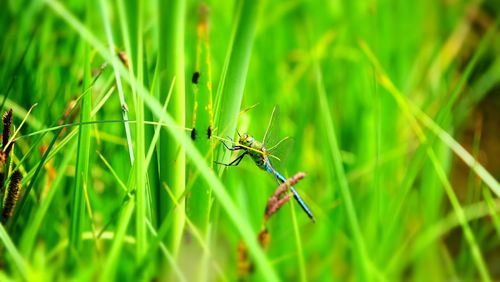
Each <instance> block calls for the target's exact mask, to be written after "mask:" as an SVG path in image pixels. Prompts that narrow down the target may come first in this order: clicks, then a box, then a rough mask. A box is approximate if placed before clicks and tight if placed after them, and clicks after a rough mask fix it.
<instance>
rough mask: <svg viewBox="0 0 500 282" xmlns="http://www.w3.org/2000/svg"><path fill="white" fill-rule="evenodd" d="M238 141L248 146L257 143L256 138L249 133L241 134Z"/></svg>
mask: <svg viewBox="0 0 500 282" xmlns="http://www.w3.org/2000/svg"><path fill="white" fill-rule="evenodd" d="M238 143H240V144H241V145H243V146H246V147H252V146H253V145H254V143H255V139H254V138H253V137H252V136H250V135H248V134H247V133H243V134H242V135H240V139H239V140H238Z"/></svg>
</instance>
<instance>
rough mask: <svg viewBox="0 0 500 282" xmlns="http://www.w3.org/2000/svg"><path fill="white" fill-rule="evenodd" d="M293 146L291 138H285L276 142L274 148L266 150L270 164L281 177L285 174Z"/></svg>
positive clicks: (293, 142)
mask: <svg viewBox="0 0 500 282" xmlns="http://www.w3.org/2000/svg"><path fill="white" fill-rule="evenodd" d="M294 144H295V140H294V139H293V138H290V137H285V138H283V139H281V140H279V141H278V142H276V144H275V146H272V147H270V148H267V150H268V151H267V153H268V156H269V160H270V161H271V164H272V165H273V167H274V168H275V169H276V170H278V171H279V172H280V173H281V174H283V175H286V174H287V171H288V169H287V164H288V161H289V159H290V157H291V153H292V150H293V146H294Z"/></svg>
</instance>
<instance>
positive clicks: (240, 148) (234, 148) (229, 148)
mask: <svg viewBox="0 0 500 282" xmlns="http://www.w3.org/2000/svg"><path fill="white" fill-rule="evenodd" d="M221 143H222V145H224V147H226V149H228V150H229V151H238V150H243V149H245V148H243V147H241V146H239V145H236V146H233V147H229V146H228V145H227V144H226V142H224V141H221Z"/></svg>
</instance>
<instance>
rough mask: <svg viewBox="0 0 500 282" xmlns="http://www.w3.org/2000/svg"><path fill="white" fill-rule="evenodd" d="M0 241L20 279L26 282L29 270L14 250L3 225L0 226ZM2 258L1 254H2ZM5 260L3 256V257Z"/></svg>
mask: <svg viewBox="0 0 500 282" xmlns="http://www.w3.org/2000/svg"><path fill="white" fill-rule="evenodd" d="M0 241H1V242H2V243H3V245H4V246H5V248H6V250H7V252H8V253H9V255H10V256H11V257H12V259H13V260H14V263H15V266H16V268H17V270H18V271H19V273H20V274H21V277H23V279H24V280H26V281H28V280H29V279H28V274H29V268H28V265H27V264H26V262H25V261H24V258H23V257H22V256H21V254H20V253H19V251H18V250H17V248H16V245H14V242H12V239H11V238H10V236H9V234H8V233H7V230H5V228H4V226H3V224H0ZM2 256H3V254H2ZM3 257H4V258H5V256H3Z"/></svg>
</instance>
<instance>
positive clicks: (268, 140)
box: [262, 106, 279, 148]
mask: <svg viewBox="0 0 500 282" xmlns="http://www.w3.org/2000/svg"><path fill="white" fill-rule="evenodd" d="M278 119H279V107H278V106H274V108H273V112H272V113H271V118H270V119H269V123H268V124H267V129H266V133H265V134H264V138H263V139H262V144H264V146H265V147H266V148H267V147H272V146H274V145H275V144H274V143H276V141H277V140H276V138H277V136H276V133H277V132H275V131H277V130H276V126H279V122H278Z"/></svg>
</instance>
